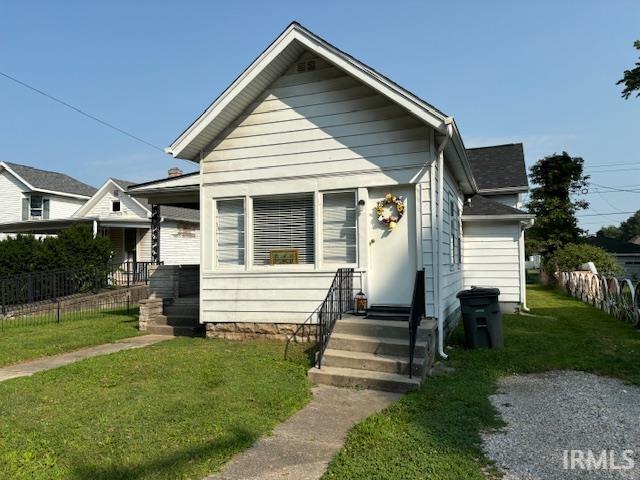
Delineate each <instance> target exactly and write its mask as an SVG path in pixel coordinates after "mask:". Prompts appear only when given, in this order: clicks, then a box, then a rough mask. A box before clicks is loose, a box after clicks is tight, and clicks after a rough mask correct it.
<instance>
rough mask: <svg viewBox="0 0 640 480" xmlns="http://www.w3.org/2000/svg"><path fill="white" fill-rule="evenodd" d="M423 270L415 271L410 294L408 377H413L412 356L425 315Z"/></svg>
mask: <svg viewBox="0 0 640 480" xmlns="http://www.w3.org/2000/svg"><path fill="white" fill-rule="evenodd" d="M424 295H425V292H424V270H418V271H417V272H416V279H415V281H414V282H413V295H412V296H411V310H410V311H409V378H412V377H413V357H414V356H415V350H416V339H417V336H418V327H419V326H420V322H421V321H422V318H423V317H424V315H425V305H424V303H425V296H424Z"/></svg>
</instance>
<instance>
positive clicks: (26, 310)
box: [0, 262, 151, 329]
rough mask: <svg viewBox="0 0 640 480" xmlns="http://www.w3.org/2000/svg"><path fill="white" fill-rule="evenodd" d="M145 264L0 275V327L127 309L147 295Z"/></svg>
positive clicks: (54, 320)
mask: <svg viewBox="0 0 640 480" xmlns="http://www.w3.org/2000/svg"><path fill="white" fill-rule="evenodd" d="M150 265H151V263H150V262H125V263H118V264H109V265H103V266H99V267H95V266H91V267H79V268H76V269H65V270H53V271H44V272H35V273H25V274H19V275H12V276H9V277H3V278H0V328H2V329H4V328H7V327H11V326H18V325H38V324H42V323H51V322H61V321H64V320H71V319H74V318H80V317H86V316H87V315H92V314H97V313H99V312H105V311H124V312H127V313H131V312H132V311H133V309H134V308H136V306H137V304H138V302H139V300H141V299H142V298H146V297H147V288H146V285H148V283H149V266H150Z"/></svg>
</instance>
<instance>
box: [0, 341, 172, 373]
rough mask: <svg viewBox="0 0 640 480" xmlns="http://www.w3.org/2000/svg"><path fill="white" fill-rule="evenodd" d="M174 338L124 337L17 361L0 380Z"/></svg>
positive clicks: (4, 369) (5, 371)
mask: <svg viewBox="0 0 640 480" xmlns="http://www.w3.org/2000/svg"><path fill="white" fill-rule="evenodd" d="M172 338H173V337H169V336H166V335H141V336H139V337H131V338H124V339H122V340H118V341H117V342H114V343H105V344H103V345H96V346H95V347H87V348H82V349H80V350H74V351H72V352H67V353H61V354H60V355H53V356H51V357H44V358H39V359H37V360H29V361H27V362H22V363H16V364H15V365H9V366H8V367H3V368H0V382H4V381H5V380H9V379H11V378H17V377H28V376H31V375H33V374H34V373H38V372H42V371H44V370H51V369H53V368H58V367H62V366H63V365H68V364H70V363H74V362H78V361H80V360H84V359H85V358H91V357H97V356H99V355H108V354H110V353H115V352H119V351H121V350H130V349H132V348H140V347H146V346H147V345H153V344H155V343H159V342H163V341H165V340H170V339H172Z"/></svg>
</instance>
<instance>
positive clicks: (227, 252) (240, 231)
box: [216, 198, 245, 267]
mask: <svg viewBox="0 0 640 480" xmlns="http://www.w3.org/2000/svg"><path fill="white" fill-rule="evenodd" d="M244 217H245V215H244V200H243V199H241V198H240V199H232V200H217V201H216V247H217V248H216V261H217V265H218V266H219V267H234V266H236V267H237V266H241V265H244V263H245V241H244V224H245V222H244Z"/></svg>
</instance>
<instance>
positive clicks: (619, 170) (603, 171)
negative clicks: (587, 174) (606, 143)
mask: <svg viewBox="0 0 640 480" xmlns="http://www.w3.org/2000/svg"><path fill="white" fill-rule="evenodd" d="M636 170H640V168H613V169H611V170H595V171H593V172H591V173H609V172H634V171H636Z"/></svg>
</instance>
